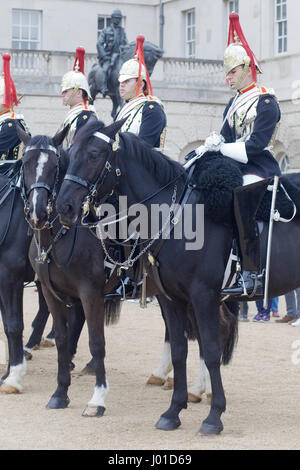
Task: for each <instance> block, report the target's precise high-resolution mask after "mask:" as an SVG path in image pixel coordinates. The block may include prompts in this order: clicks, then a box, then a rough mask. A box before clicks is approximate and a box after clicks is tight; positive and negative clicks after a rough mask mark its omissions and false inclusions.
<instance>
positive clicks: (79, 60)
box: [73, 47, 85, 74]
mask: <svg viewBox="0 0 300 470" xmlns="http://www.w3.org/2000/svg"><path fill="white" fill-rule="evenodd" d="M84 55H85V49H84V48H83V47H76V55H75V61H74V66H73V70H76V72H81V73H83V74H84Z"/></svg>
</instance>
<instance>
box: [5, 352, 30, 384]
mask: <svg viewBox="0 0 300 470" xmlns="http://www.w3.org/2000/svg"><path fill="white" fill-rule="evenodd" d="M25 374H26V359H25V358H24V359H23V362H22V364H18V365H17V366H11V367H10V370H9V376H8V377H7V378H6V379H5V380H4V383H5V384H7V385H10V386H11V387H15V388H16V389H17V390H19V391H20V392H21V391H22V390H23V386H22V384H21V379H22V377H24V375H25Z"/></svg>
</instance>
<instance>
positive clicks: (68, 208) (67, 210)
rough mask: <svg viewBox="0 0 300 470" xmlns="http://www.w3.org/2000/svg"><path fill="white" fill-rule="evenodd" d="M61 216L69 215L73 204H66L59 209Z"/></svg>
mask: <svg viewBox="0 0 300 470" xmlns="http://www.w3.org/2000/svg"><path fill="white" fill-rule="evenodd" d="M59 210H60V212H61V214H63V215H68V214H70V213H71V212H72V206H71V204H64V205H63V206H62V207H60V208H59Z"/></svg>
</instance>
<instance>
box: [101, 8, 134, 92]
mask: <svg viewBox="0 0 300 470" xmlns="http://www.w3.org/2000/svg"><path fill="white" fill-rule="evenodd" d="M111 20H112V24H111V26H108V27H107V28H105V29H103V30H102V31H101V33H100V36H99V41H98V43H97V51H98V59H99V63H100V65H101V67H102V70H103V83H102V90H101V93H102V95H103V96H104V97H105V96H106V95H107V94H108V85H107V82H108V78H109V74H110V72H111V70H112V69H113V68H114V66H115V63H116V61H117V59H118V58H119V55H120V50H121V47H122V46H126V44H128V40H127V37H126V33H125V30H124V28H122V26H121V21H122V13H121V11H120V10H114V11H113V13H112V15H111Z"/></svg>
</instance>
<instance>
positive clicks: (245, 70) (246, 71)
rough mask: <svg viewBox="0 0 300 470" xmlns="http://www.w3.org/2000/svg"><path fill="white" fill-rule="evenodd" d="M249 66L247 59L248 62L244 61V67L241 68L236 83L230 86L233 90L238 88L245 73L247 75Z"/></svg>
mask: <svg viewBox="0 0 300 470" xmlns="http://www.w3.org/2000/svg"><path fill="white" fill-rule="evenodd" d="M249 66H250V59H249V62H246V63H245V65H244V68H243V72H242V73H241V76H240V78H239V79H238V81H237V83H236V84H235V85H233V86H232V89H233V90H238V89H239V87H240V86H241V84H242V83H243V81H244V79H245V78H246V75H247V73H248V70H249Z"/></svg>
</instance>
